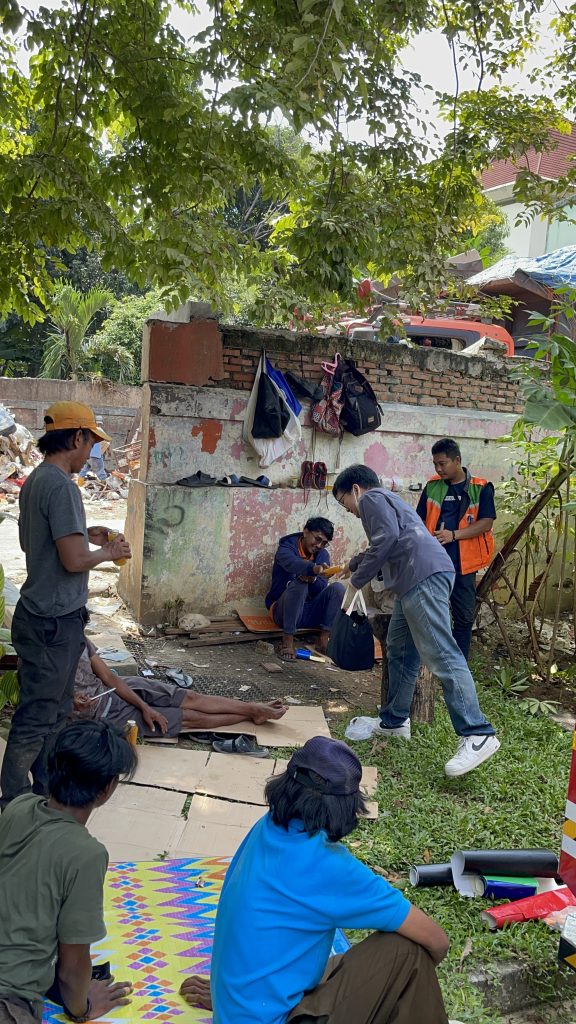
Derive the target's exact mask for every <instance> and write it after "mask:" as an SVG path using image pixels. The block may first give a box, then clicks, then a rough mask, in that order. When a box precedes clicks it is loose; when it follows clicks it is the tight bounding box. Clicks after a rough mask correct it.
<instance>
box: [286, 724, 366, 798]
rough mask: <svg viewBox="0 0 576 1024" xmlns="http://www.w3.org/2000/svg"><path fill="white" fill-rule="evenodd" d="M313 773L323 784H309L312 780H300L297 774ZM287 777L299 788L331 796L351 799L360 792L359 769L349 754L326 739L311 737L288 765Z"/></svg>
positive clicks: (337, 742) (342, 745)
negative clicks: (293, 779)
mask: <svg viewBox="0 0 576 1024" xmlns="http://www.w3.org/2000/svg"><path fill="white" fill-rule="evenodd" d="M302 769H305V770H306V771H313V772H316V774H317V775H320V777H321V778H322V779H324V784H313V782H312V780H310V781H308V780H306V778H304V779H303V778H302V777H301V776H300V771H299V770H302ZM287 771H288V774H289V775H291V776H292V777H293V778H295V779H296V780H297V781H298V782H302V784H303V785H306V786H310V788H311V789H315V790H317V791H318V792H320V793H326V794H327V795H328V794H329V795H331V796H351V795H352V794H354V793H357V792H358V791H359V789H360V781H361V779H362V765H361V764H360V761H359V760H358V758H357V757H356V754H355V753H354V751H353V750H351V749H350V747H349V746H348V744H347V743H343V742H342V740H332V739H329V738H328V737H327V736H313V737H312V739H311V740H308V742H307V743H305V744H304V746H303V747H301V748H300V750H297V751H296V752H295V753H294V754H292V757H291V758H290V760H289V762H288V768H287Z"/></svg>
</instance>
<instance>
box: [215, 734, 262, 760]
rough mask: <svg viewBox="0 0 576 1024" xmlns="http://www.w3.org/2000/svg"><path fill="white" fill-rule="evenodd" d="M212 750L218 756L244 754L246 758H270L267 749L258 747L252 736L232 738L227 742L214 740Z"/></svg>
mask: <svg viewBox="0 0 576 1024" xmlns="http://www.w3.org/2000/svg"><path fill="white" fill-rule="evenodd" d="M212 750H217V751H218V753H219V754H246V756H247V757H270V751H269V750H268V747H260V746H259V745H258V742H257V741H256V740H255V739H254V737H253V736H244V735H242V736H234V737H233V738H232V739H229V740H214V742H213V744H212Z"/></svg>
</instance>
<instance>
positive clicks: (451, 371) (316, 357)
mask: <svg viewBox="0 0 576 1024" xmlns="http://www.w3.org/2000/svg"><path fill="white" fill-rule="evenodd" d="M221 329H222V341H223V348H224V379H223V380H222V381H213V382H212V383H213V386H219V387H226V386H229V387H232V388H235V389H239V390H244V391H249V390H250V389H251V387H252V384H253V383H254V374H255V371H256V367H257V365H258V359H259V358H260V350H261V348H262V347H264V348H265V349H266V354H267V355H268V358H269V359H270V360H271V362H272V363H274V365H275V366H277V367H278V368H279V369H281V370H288V369H290V370H292V371H293V372H295V373H298V374H300V375H301V376H303V377H306V378H308V379H310V380H320V379H321V377H322V369H321V366H320V364H321V362H322V361H323V360H326V359H329V360H331V359H332V358H333V356H334V352H335V350H339V351H340V352H341V354H342V356H352V357H353V358H354V359H355V361H356V364H357V366H358V369H359V370H360V371H361V372H362V373H364V374H365V375H366V377H367V378H368V380H369V381H370V383H371V384H372V387H373V388H374V391H375V392H376V394H377V396H378V399H379V400H380V401H381V402H382V403H385V402H400V403H404V404H406V405H424V406H434V405H439V406H447V407H451V408H463V409H480V410H486V411H490V410H494V411H500V412H515V413H517V412H520V411H521V409H522V400H521V396H520V393H519V387H518V384H517V383H516V381H515V380H514V379H513V378H512V375H511V370H512V366H513V365H515V361H513V360H509V359H505V358H502V359H497V360H492V359H490V360H489V359H486V358H485V357H483V356H464V355H461V354H460V353H456V352H449V351H447V350H446V349H428V348H408V347H407V346H405V345H386V344H380V343H367V342H353V343H351V342H349V341H347V340H346V339H344V338H329V339H328V338H327V339H325V340H324V339H320V338H318V336H315V335H305V334H293V333H292V332H288V331H266V330H256V329H249V328H244V327H226V326H223V327H222V328H221Z"/></svg>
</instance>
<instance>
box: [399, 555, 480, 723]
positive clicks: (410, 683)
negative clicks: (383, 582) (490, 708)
mask: <svg viewBox="0 0 576 1024" xmlns="http://www.w3.org/2000/svg"><path fill="white" fill-rule="evenodd" d="M453 580H454V577H453V575H452V573H449V572H437V573H434V575H433V576H428V578H427V579H425V580H422V582H421V583H417V584H416V586H415V587H412V589H411V590H409V591H408V593H407V594H404V597H402V598H396V601H395V602H394V610H393V612H392V618H391V620H390V626H389V627H388V635H387V637H386V647H387V651H388V701H387V703H386V705H385V707H383V708H382V709H381V711H380V718H381V719H382V725H383V726H384V727H385V728H386V729H394V728H396V727H398V726H399V725H402V723H403V722H405V721H406V719H407V718H408V717H409V715H410V705H411V703H412V697H413V696H414V688H415V686H416V679H417V677H418V672H419V669H420V662H421V661H422V663H423V664H424V665H425V666H426V668H428V669H430V671H431V672H432V673H433V674H434V675H435V676H437V677H438V679H439V680H440V682H441V683H442V689H443V691H444V700H445V701H446V705H447V707H448V712H449V714H450V718H451V719H452V725H453V726H454V730H455V732H456V733H457V734H458V736H492V735H494V732H495V730H494V727H493V726H492V725H490V722H489V721H488V720H487V719H486V718H485V717H484V715H483V714H482V712H481V710H480V705H479V704H478V697H477V695H476V686H475V684H474V680H473V678H472V675H471V673H470V669H469V668H468V665H467V663H466V659H465V657H464V655H463V654H462V651H461V650H460V648H459V647H458V645H457V643H456V641H455V640H454V637H453V636H452V624H451V622H450V592H451V590H452V585H453Z"/></svg>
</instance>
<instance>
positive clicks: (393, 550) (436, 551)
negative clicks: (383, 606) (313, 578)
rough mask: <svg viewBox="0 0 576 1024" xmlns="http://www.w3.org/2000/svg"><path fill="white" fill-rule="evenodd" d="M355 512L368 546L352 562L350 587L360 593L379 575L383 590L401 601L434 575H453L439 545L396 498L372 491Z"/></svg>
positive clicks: (383, 492)
mask: <svg viewBox="0 0 576 1024" xmlns="http://www.w3.org/2000/svg"><path fill="white" fill-rule="evenodd" d="M358 510H359V512H360V519H361V520H362V526H363V527H364V530H365V533H366V536H367V537H368V540H369V541H370V546H369V548H368V550H367V551H365V552H364V553H363V554H361V555H356V557H355V558H353V559H351V562H350V565H351V568H352V570H353V575H352V578H351V580H350V582H351V584H352V586H353V587H356V588H357V589H358V590H361V589H362V587H365V586H366V584H367V583H369V582H370V580H373V579H374V577H375V576H377V575H378V573H379V572H380V573H381V575H382V580H383V582H384V586H385V587H386V589H387V590H391V591H392V592H393V593H394V594H396V596H397V597H404V594H407V593H408V591H409V590H411V589H412V587H415V586H416V584H417V583H421V582H422V580H425V579H427V578H428V576H433V575H434V573H436V572H450V573H454V565H453V564H452V559H451V558H450V557H449V556H448V555H447V554H446V552H445V550H444V548H443V547H442V545H441V544H440V543H439V542H438V541H437V540H436V538H435V537H433V536H432V534H431V533H429V532H428V530H427V529H426V527H425V526H424V523H423V522H422V520H421V519H420V517H419V516H418V515H417V514H416V512H415V511H414V509H413V508H411V507H410V505H408V504H407V503H406V502H405V501H402V498H399V497H398V495H397V494H393V493H392V492H391V491H387V490H385V489H384V488H383V487H374V488H372V489H371V490H369V491H366V492H365V493H364V494H363V495H362V497H361V498H360V501H359V502H358Z"/></svg>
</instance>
